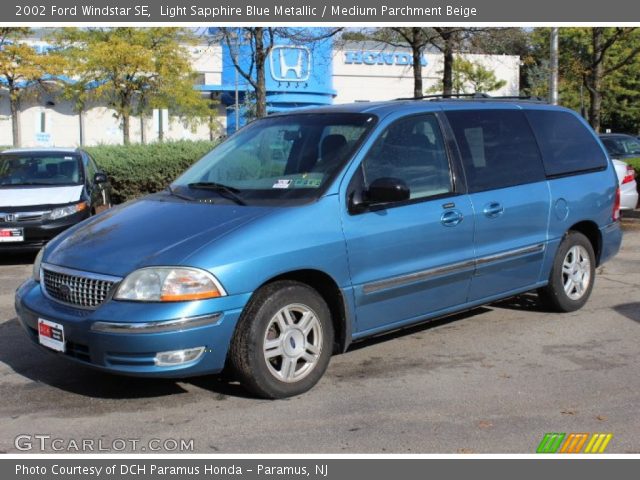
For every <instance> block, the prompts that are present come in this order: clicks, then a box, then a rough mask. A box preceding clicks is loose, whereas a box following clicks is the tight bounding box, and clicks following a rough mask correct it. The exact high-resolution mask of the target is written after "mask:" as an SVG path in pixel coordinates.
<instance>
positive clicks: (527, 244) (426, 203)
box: [16, 99, 621, 398]
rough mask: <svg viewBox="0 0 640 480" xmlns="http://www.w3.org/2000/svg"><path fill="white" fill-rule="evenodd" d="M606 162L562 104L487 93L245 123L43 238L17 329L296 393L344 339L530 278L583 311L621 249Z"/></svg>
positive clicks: (144, 371) (176, 372) (65, 349)
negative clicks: (125, 197) (175, 173)
mask: <svg viewBox="0 0 640 480" xmlns="http://www.w3.org/2000/svg"><path fill="white" fill-rule="evenodd" d="M618 220H619V189H618V186H617V180H616V176H615V173H614V171H613V166H612V164H611V161H610V159H609V158H608V157H607V154H606V152H605V150H604V149H603V147H602V145H601V143H600V142H599V140H598V138H597V137H596V136H595V134H594V133H593V131H592V130H591V129H590V128H589V127H588V126H587V125H586V124H585V122H584V121H583V120H582V119H581V118H580V117H578V116H577V115H576V114H575V113H574V112H572V111H569V110H566V109H563V108H559V107H554V106H548V105H544V104H539V103H534V102H527V101H499V100H491V99H483V100H480V99H479V100H472V101H459V100H436V101H425V100H410V101H392V102H383V103H364V104H363V103H358V104H353V105H339V106H333V107H324V108H317V109H306V110H301V111H299V112H294V113H287V114H279V115H273V116H270V117H268V118H264V119H261V120H258V121H255V122H253V123H251V124H250V125H248V126H247V127H245V128H243V129H242V130H240V131H239V132H238V133H237V134H235V135H233V136H232V137H230V138H229V139H228V140H226V141H225V142H224V143H222V144H221V145H220V146H218V147H217V148H215V149H214V150H213V151H212V152H210V153H209V154H207V155H206V156H205V157H204V158H203V159H202V160H200V161H199V162H198V163H196V164H195V165H194V166H193V167H191V168H190V169H189V170H187V171H186V172H185V173H184V174H183V175H182V176H181V177H179V178H178V179H177V180H176V181H175V182H173V183H172V184H171V186H170V187H169V188H168V189H167V190H166V191H163V192H160V193H156V194H154V195H150V196H147V197H144V198H141V199H139V200H137V201H133V202H130V203H128V204H126V205H123V206H117V207H115V208H113V209H111V210H109V211H107V212H105V213H103V214H100V215H97V216H96V217H94V218H92V219H90V220H89V221H87V222H85V223H84V224H82V225H81V226H79V227H73V228H71V229H69V230H68V231H66V232H65V233H63V234H62V235H60V236H58V237H56V238H55V239H54V240H53V241H52V242H51V243H50V244H49V245H47V246H46V247H45V248H44V249H43V250H42V251H41V252H40V254H39V255H38V258H37V260H36V263H35V265H34V270H33V278H31V279H30V280H28V281H27V282H26V283H24V284H23V285H22V286H21V287H20V288H19V290H18V292H17V295H16V308H17V311H18V314H19V317H20V321H21V323H22V325H23V327H24V329H25V331H26V332H27V334H28V335H29V336H30V338H31V339H32V340H33V341H34V342H36V343H39V344H40V345H43V346H44V347H45V348H48V349H49V350H53V351H57V352H59V353H60V355H62V356H64V357H66V358H68V359H71V360H74V361H76V362H79V363H81V364H84V365H88V366H91V367H94V368H97V369H100V370H104V371H109V372H116V373H122V374H127V375H137V376H160V377H186V376H191V375H202V374H211V373H217V372H220V371H221V370H222V369H223V368H225V366H226V367H228V368H229V369H231V370H232V371H233V372H235V374H236V376H237V378H238V379H239V380H240V381H241V383H242V384H243V385H244V386H245V387H246V388H248V389H249V390H251V391H252V392H254V393H255V394H257V395H259V396H262V397H268V398H281V397H287V396H291V395H297V394H300V393H302V392H305V391H307V390H308V389H310V388H311V387H312V386H313V385H315V384H316V383H317V382H318V380H319V379H320V378H321V377H322V375H323V373H324V371H325V369H326V368H327V365H328V363H329V359H330V357H331V355H332V353H335V352H341V351H344V350H345V349H347V348H348V346H349V345H350V344H351V342H353V341H357V340H361V339H363V338H366V337H369V336H371V335H375V334H378V333H381V332H385V331H389V330H393V329H398V328H402V327H405V326H407V325H411V324H415V323H418V322H423V321H425V320H428V319H432V318H435V317H440V316H443V315H448V314H451V313H453V312H456V311H460V310H465V309H469V308H473V307H476V306H478V305H482V304H485V303H488V302H493V301H495V300H499V299H501V298H505V297H510V296H513V295H516V294H520V293H523V292H527V291H532V290H534V291H536V290H537V291H538V292H539V294H540V296H541V297H542V298H543V299H544V301H546V302H547V303H548V305H549V306H550V307H551V308H553V309H555V310H557V311H564V312H568V311H573V310H576V309H579V308H580V307H582V306H583V305H584V304H585V302H586V301H587V299H588V298H589V295H590V294H591V291H592V289H593V285H594V280H595V269H596V267H597V266H598V265H600V264H602V263H603V262H605V261H607V260H608V259H610V258H611V257H612V256H613V255H615V254H616V252H617V251H618V249H619V247H620V242H621V230H620V225H619V221H618Z"/></svg>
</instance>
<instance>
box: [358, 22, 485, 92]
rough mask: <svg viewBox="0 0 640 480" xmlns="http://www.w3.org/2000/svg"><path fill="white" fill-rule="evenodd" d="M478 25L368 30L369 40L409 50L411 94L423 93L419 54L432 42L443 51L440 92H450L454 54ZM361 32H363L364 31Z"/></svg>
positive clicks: (461, 47)
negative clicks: (410, 57)
mask: <svg viewBox="0 0 640 480" xmlns="http://www.w3.org/2000/svg"><path fill="white" fill-rule="evenodd" d="M480 31H482V30H481V29H477V28H462V27H388V28H381V29H375V30H373V31H370V32H369V33H368V34H369V35H370V37H369V38H370V39H372V40H377V41H380V42H383V43H386V44H388V45H392V46H394V47H408V48H410V49H411V54H412V59H413V61H412V64H411V68H412V70H413V96H414V98H418V97H420V96H422V95H424V89H423V82H422V57H423V55H424V51H425V49H426V48H427V47H428V46H429V45H431V46H432V47H434V48H435V49H437V50H439V51H440V52H442V54H443V57H444V58H443V70H442V93H443V95H445V96H446V95H451V94H452V93H453V60H454V53H456V52H460V51H462V49H463V47H464V46H465V44H466V43H467V42H468V40H469V38H470V37H472V35H474V34H475V33H476V32H480ZM363 33H364V32H363Z"/></svg>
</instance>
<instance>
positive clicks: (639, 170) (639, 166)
mask: <svg viewBox="0 0 640 480" xmlns="http://www.w3.org/2000/svg"><path fill="white" fill-rule="evenodd" d="M625 162H627V163H628V164H629V165H631V166H632V167H633V168H635V170H636V174H638V176H640V158H631V159H627V160H625Z"/></svg>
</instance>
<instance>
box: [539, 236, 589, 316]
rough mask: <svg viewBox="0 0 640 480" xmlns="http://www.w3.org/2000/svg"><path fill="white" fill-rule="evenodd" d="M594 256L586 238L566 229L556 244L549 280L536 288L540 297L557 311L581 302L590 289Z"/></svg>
mask: <svg viewBox="0 0 640 480" xmlns="http://www.w3.org/2000/svg"><path fill="white" fill-rule="evenodd" d="M595 274H596V256H595V253H594V251H593V245H591V242H590V241H589V239H588V238H587V237H586V236H584V235H583V234H582V233H580V232H576V231H569V232H568V233H567V235H565V237H564V239H563V240H562V242H561V243H560V246H559V247H558V251H557V253H556V257H555V259H554V261H553V268H552V269H551V274H550V276H549V283H548V284H547V285H546V286H545V287H543V288H541V289H539V290H538V294H539V296H540V299H541V300H542V301H543V303H545V304H546V305H548V306H549V307H550V308H551V309H553V310H555V311H557V312H573V311H576V310H578V309H580V308H582V307H583V306H584V304H585V303H587V300H588V299H589V296H590V295H591V291H592V290H593V283H594V281H595Z"/></svg>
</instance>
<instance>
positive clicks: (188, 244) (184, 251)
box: [44, 194, 273, 276]
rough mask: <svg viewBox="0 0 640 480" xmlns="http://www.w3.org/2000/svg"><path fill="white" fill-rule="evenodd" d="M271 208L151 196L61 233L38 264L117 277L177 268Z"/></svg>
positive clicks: (119, 207)
mask: <svg viewBox="0 0 640 480" xmlns="http://www.w3.org/2000/svg"><path fill="white" fill-rule="evenodd" d="M272 210H273V209H272V208H268V207H250V206H243V207H241V206H236V205H212V204H202V203H196V202H188V201H182V200H177V199H175V198H174V197H168V196H167V195H165V194H156V195H152V196H149V197H146V198H143V199H140V200H136V201H134V202H131V203H128V204H125V205H121V206H118V207H114V208H112V209H110V210H107V211H106V212H104V213H102V214H100V215H98V216H96V217H93V218H90V219H88V220H86V221H84V222H82V223H80V224H79V225H77V226H75V227H73V228H71V229H69V230H67V231H66V232H64V233H62V234H61V235H59V236H57V237H56V238H55V239H54V240H53V241H52V242H51V243H50V244H49V245H48V246H47V247H46V254H45V257H44V261H45V262H47V263H51V264H54V265H59V266H63V267H68V268H73V269H78V270H85V271H89V272H96V273H104V274H109V275H117V276H125V275H127V274H128V273H130V272H131V271H133V270H135V269H137V268H140V267H143V266H149V265H182V262H183V261H184V260H185V259H186V258H187V257H188V256H189V255H191V254H192V253H193V252H195V251H196V250H198V249H200V248H201V247H203V246H205V245H207V244H209V243H211V242H214V241H215V240H216V239H219V238H221V237H222V236H224V235H226V234H227V233H230V232H231V231H233V230H235V229H237V228H239V227H241V226H242V225H245V224H246V223H248V222H251V221H253V220H255V219H257V218H259V217H262V216H264V215H266V214H267V213H269V212H270V211H272ZM195 266H197V265H195Z"/></svg>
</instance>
